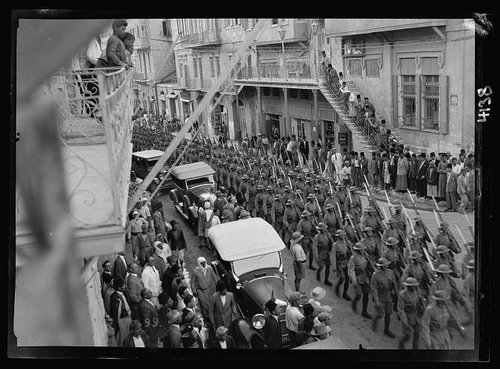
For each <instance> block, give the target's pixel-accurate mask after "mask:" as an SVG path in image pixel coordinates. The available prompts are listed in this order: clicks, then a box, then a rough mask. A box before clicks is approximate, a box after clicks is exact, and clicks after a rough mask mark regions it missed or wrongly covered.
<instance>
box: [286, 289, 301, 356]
mask: <svg viewBox="0 0 500 369" xmlns="http://www.w3.org/2000/svg"><path fill="white" fill-rule="evenodd" d="M297 291H298V290H297ZM287 298H288V302H289V304H288V305H287V307H286V311H285V321H286V327H287V328H288V331H289V335H290V341H291V343H292V347H295V346H296V343H297V340H296V338H297V333H298V331H299V321H300V320H301V319H302V318H304V315H303V314H302V313H301V312H300V310H299V304H300V298H301V294H300V292H292V293H290V294H289V295H288V296H287Z"/></svg>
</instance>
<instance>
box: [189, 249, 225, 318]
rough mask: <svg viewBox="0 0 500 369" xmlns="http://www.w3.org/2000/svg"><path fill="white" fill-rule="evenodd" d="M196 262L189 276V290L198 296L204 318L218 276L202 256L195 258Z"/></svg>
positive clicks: (206, 314) (206, 316)
mask: <svg viewBox="0 0 500 369" xmlns="http://www.w3.org/2000/svg"><path fill="white" fill-rule="evenodd" d="M197 264H198V266H197V267H196V268H195V269H194V271H193V274H192V278H191V290H192V291H193V295H194V296H195V297H196V298H198V303H199V306H200V309H201V313H202V314H203V316H204V317H205V319H208V307H209V302H210V297H211V296H212V295H213V294H214V293H215V291H216V284H217V281H218V280H219V278H218V277H217V275H216V274H215V272H214V270H213V269H212V268H211V267H209V266H208V265H207V260H206V259H205V258H204V257H203V256H200V257H199V258H198V259H197Z"/></svg>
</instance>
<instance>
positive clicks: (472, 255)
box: [462, 241, 475, 280]
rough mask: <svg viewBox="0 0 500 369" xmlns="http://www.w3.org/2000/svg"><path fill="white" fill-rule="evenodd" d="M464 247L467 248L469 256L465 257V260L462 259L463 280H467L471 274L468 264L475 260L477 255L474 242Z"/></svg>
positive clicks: (467, 243)
mask: <svg viewBox="0 0 500 369" xmlns="http://www.w3.org/2000/svg"><path fill="white" fill-rule="evenodd" d="M464 246H465V247H466V248H467V254H465V255H464V258H463V259H462V279H463V280H465V279H467V276H468V274H469V270H470V269H469V268H468V267H467V264H468V263H469V261H470V260H474V259H475V253H474V241H472V242H466V243H465V244H464Z"/></svg>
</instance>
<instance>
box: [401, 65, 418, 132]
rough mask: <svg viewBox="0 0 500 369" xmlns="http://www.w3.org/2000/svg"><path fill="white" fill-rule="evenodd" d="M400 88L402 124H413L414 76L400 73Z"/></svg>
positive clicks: (412, 125)
mask: <svg viewBox="0 0 500 369" xmlns="http://www.w3.org/2000/svg"><path fill="white" fill-rule="evenodd" d="M401 88H402V97H403V124H404V125H405V126H411V127H414V126H415V106H416V105H415V76H414V75H402V76H401Z"/></svg>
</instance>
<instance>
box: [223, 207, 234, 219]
mask: <svg viewBox="0 0 500 369" xmlns="http://www.w3.org/2000/svg"><path fill="white" fill-rule="evenodd" d="M231 215H233V213H232V212H231V210H227V209H226V210H224V211H223V212H222V216H221V218H222V219H226V218H229V217H230V216H231Z"/></svg>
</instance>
